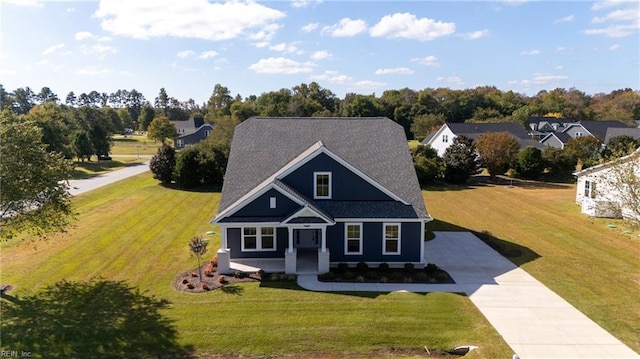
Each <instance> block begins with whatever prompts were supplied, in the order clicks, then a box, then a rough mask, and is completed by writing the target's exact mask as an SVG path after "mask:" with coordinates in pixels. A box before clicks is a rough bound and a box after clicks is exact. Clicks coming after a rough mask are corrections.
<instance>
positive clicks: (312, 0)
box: [291, 0, 322, 8]
mask: <svg viewBox="0 0 640 359" xmlns="http://www.w3.org/2000/svg"><path fill="white" fill-rule="evenodd" d="M320 3H322V0H293V1H292V2H291V6H292V7H295V8H301V7H308V6H310V5H312V4H313V5H316V4H320Z"/></svg>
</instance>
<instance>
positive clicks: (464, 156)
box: [443, 136, 480, 183]
mask: <svg viewBox="0 0 640 359" xmlns="http://www.w3.org/2000/svg"><path fill="white" fill-rule="evenodd" d="M443 160H444V164H445V169H444V179H445V180H446V181H447V182H451V183H465V182H466V181H467V179H469V177H471V176H472V175H474V174H476V173H478V169H479V167H480V164H479V163H478V154H477V153H476V147H475V146H474V144H473V139H471V138H469V137H466V136H457V137H456V138H454V139H453V143H451V146H449V147H447V149H446V150H445V151H444V155H443Z"/></svg>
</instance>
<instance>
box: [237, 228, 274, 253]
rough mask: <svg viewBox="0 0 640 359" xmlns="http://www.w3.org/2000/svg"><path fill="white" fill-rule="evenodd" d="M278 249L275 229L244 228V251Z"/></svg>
mask: <svg viewBox="0 0 640 359" xmlns="http://www.w3.org/2000/svg"><path fill="white" fill-rule="evenodd" d="M275 249H276V229H275V228H274V227H244V228H242V250H243V251H246V252H250V251H273V250H275Z"/></svg>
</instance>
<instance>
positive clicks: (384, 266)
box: [378, 262, 389, 272]
mask: <svg viewBox="0 0 640 359" xmlns="http://www.w3.org/2000/svg"><path fill="white" fill-rule="evenodd" d="M378 269H380V270H381V271H383V272H386V271H388V270H389V264H388V263H386V262H385V263H380V265H378Z"/></svg>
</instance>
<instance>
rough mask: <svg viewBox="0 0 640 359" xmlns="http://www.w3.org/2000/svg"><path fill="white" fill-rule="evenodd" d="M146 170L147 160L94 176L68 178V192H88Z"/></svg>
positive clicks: (75, 193) (147, 166) (147, 168)
mask: <svg viewBox="0 0 640 359" xmlns="http://www.w3.org/2000/svg"><path fill="white" fill-rule="evenodd" d="M147 171H149V162H148V161H147V162H145V163H140V164H136V165H133V166H129V167H125V168H123V169H119V170H116V171H112V172H108V173H105V174H101V175H98V176H94V177H91V178H89V179H79V180H70V181H69V193H70V194H71V195H72V196H77V195H79V194H81V193H85V192H89V191H91V190H94V189H96V188H99V187H102V186H106V185H108V184H111V183H114V182H118V181H120V180H123V179H125V178H129V177H132V176H135V175H138V174H140V173H144V172H147Z"/></svg>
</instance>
